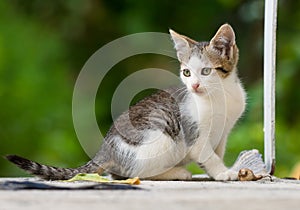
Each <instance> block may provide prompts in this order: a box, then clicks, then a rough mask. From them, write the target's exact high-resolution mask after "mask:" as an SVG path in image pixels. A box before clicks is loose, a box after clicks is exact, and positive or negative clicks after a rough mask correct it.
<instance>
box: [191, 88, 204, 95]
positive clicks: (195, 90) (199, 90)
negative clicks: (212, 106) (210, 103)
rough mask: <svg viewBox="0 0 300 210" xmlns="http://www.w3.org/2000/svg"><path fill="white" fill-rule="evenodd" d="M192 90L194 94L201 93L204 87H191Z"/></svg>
mask: <svg viewBox="0 0 300 210" xmlns="http://www.w3.org/2000/svg"><path fill="white" fill-rule="evenodd" d="M192 92H193V93H195V94H203V93H205V89H203V88H197V89H193V88H192Z"/></svg>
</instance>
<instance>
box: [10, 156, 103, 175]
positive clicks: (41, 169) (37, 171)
mask: <svg viewBox="0 0 300 210" xmlns="http://www.w3.org/2000/svg"><path fill="white" fill-rule="evenodd" d="M5 158H6V159H7V160H9V161H10V162H12V163H14V164H15V165H17V166H18V167H19V168H21V169H23V170H25V171H26V172H28V173H29V174H32V175H35V176H38V177H40V178H42V179H46V180H66V179H70V178H72V177H73V176H75V175H76V174H78V173H99V174H102V173H103V171H104V169H103V168H102V167H100V166H99V165H98V164H96V163H95V162H94V161H93V160H91V161H89V162H87V163H86V164H85V165H83V166H80V167H78V168H58V167H53V166H47V165H42V164H39V163H37V162H34V161H31V160H28V159H26V158H23V157H20V156H17V155H7V156H5Z"/></svg>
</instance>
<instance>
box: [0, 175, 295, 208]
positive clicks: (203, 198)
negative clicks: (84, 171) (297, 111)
mask: <svg viewBox="0 0 300 210" xmlns="http://www.w3.org/2000/svg"><path fill="white" fill-rule="evenodd" d="M7 180H33V181H34V180H36V179H34V178H29V179H28V178H27V179H24V178H17V179H16V178H0V182H4V181H7ZM43 183H50V184H56V185H59V186H76V185H80V183H61V182H43ZM139 187H141V188H142V189H143V190H126V191H123V190H72V191H70V190H0V210H11V209H31V210H35V209H39V210H40V209H42V210H45V209H55V210H59V209H72V210H73V209H74V210H75V209H90V210H91V209H99V210H100V209H105V210H110V209H131V210H132V209H145V210H148V209H149V210H150V209H151V210H152V209H165V210H167V209H170V210H177V209H205V210H210V209H224V210H227V209H228V210H229V209H230V210H232V209H240V210H247V209H251V210H255V209H272V210H277V209H292V210H296V209H300V181H299V180H298V181H297V180H295V181H291V180H282V179H275V180H273V181H270V180H268V179H265V180H260V181H256V182H216V181H189V182H182V181H169V182H168V181H142V182H141V184H140V185H139Z"/></svg>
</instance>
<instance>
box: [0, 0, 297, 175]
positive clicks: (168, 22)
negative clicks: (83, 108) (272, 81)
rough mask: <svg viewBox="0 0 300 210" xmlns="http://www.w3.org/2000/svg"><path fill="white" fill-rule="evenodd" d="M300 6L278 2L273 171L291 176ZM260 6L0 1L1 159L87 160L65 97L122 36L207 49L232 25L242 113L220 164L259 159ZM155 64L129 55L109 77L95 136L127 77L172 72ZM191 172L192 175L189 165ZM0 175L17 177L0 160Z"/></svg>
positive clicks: (215, 0)
mask: <svg viewBox="0 0 300 210" xmlns="http://www.w3.org/2000/svg"><path fill="white" fill-rule="evenodd" d="M299 6H300V2H299V1H297V0H289V1H288V0H281V1H279V10H278V34H277V35H278V36H277V40H278V41H277V105H276V109H277V110H276V114H277V115H276V120H277V124H276V128H277V130H276V137H277V142H276V143H277V151H276V152H277V153H276V155H277V159H276V160H277V170H276V175H278V176H288V175H289V173H290V171H291V169H292V167H293V165H295V164H296V162H299V160H300V152H299V151H300V142H299V140H298V138H299V134H300V133H299V130H300V110H299V108H298V107H300V91H299V90H298V82H297V81H298V78H299V76H300V69H299V68H300V47H299V45H300V36H299V32H300V13H299V12H298V11H299V9H300V7H299ZM263 15H264V1H262V0H212V1H208V0H198V1H195V0H186V1H179V0H174V1H168V0H160V1H139V0H123V1H121V0H86V1H79V0H72V1H71V0H55V1H51V0H44V1H41V0H31V1H22V0H2V1H0V101H1V103H0V110H1V111H0V140H1V147H0V155H5V154H8V153H12V154H19V155H23V156H25V157H27V158H30V159H33V160H37V161H39V162H42V163H46V164H51V165H56V166H64V167H66V166H68V167H74V166H78V165H80V164H83V163H84V162H85V161H87V160H88V157H87V156H86V154H85V153H84V152H83V150H82V148H81V146H80V144H79V142H78V141H77V140H76V135H75V132H74V129H73V124H72V104H71V102H72V91H73V86H74V84H75V81H76V77H77V75H78V73H79V71H80V70H81V68H82V66H83V65H84V63H85V61H86V60H87V59H88V58H89V57H90V56H91V55H92V54H93V53H94V52H95V51H96V50H98V49H99V48H100V47H101V46H103V45H104V44H106V43H108V42H110V41H113V40H114V39H116V38H119V37H121V36H124V35H128V34H132V33H136V32H146V31H159V32H167V31H168V28H172V29H174V30H176V31H178V32H180V33H183V34H186V35H188V36H190V37H192V38H195V39H197V40H208V39H209V38H210V37H211V36H212V35H213V34H214V33H215V31H216V30H217V28H218V27H219V26H220V25H221V24H223V23H224V22H228V23H230V24H231V25H232V26H233V27H234V29H235V31H236V36H237V43H238V46H239V48H240V63H239V70H240V76H241V78H242V80H243V83H244V85H245V88H246V90H247V92H248V107H247V111H246V113H245V115H244V117H243V119H241V120H240V121H239V123H238V125H237V126H236V127H235V129H234V130H233V132H232V135H231V136H230V139H229V143H228V147H227V153H226V157H225V160H226V163H227V164H228V165H231V164H232V163H233V162H234V160H235V159H236V157H237V155H238V154H239V152H240V151H241V150H245V149H252V148H258V149H259V150H260V151H261V152H263V121H262V120H263V118H262V115H263V114H262V110H263V107H262V101H263V100H262V99H263V94H262V85H263V84H262V72H263V71H262V66H263V64H262V57H263V48H262V47H263V46H262V45H263ZM161 57H162V56H152V57H151V56H150V58H149V55H148V56H147V55H143V56H134V57H133V58H130V59H127V60H126V61H122V62H120V63H119V64H118V65H116V66H115V67H114V68H113V69H112V71H111V72H110V73H109V74H108V75H107V76H106V78H105V80H104V81H103V84H101V86H100V87H101V88H99V94H98V98H97V103H96V104H97V107H96V112H97V116H98V121H99V122H101V123H100V124H101V125H100V128H101V130H102V131H106V130H107V129H108V128H109V126H110V125H111V123H112V120H111V116H110V114H109V113H110V100H111V97H112V94H113V92H114V88H115V87H116V86H117V85H118V83H119V82H120V81H121V80H122V79H123V78H124V77H126V76H127V75H129V74H130V73H132V72H133V71H136V70H138V69H142V68H147V67H148V68H150V67H158V68H166V69H170V68H171V69H172V71H174V72H176V71H177V70H176V68H178V64H176V63H175V62H174V61H170V60H169V59H166V58H161ZM189 168H190V169H191V170H192V171H194V172H197V171H196V170H197V169H196V167H195V165H191V166H189ZM0 169H1V170H0V176H19V175H24V173H23V172H21V171H20V170H19V169H16V167H14V166H12V165H11V164H9V163H8V162H7V161H5V160H3V159H0Z"/></svg>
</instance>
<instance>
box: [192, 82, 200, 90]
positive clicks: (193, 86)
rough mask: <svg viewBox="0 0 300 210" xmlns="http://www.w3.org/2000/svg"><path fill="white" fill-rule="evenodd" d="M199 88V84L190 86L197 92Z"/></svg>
mask: <svg viewBox="0 0 300 210" xmlns="http://www.w3.org/2000/svg"><path fill="white" fill-rule="evenodd" d="M199 86H200V84H198V83H196V84H193V85H192V88H193V89H194V90H197V89H198V87H199Z"/></svg>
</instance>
